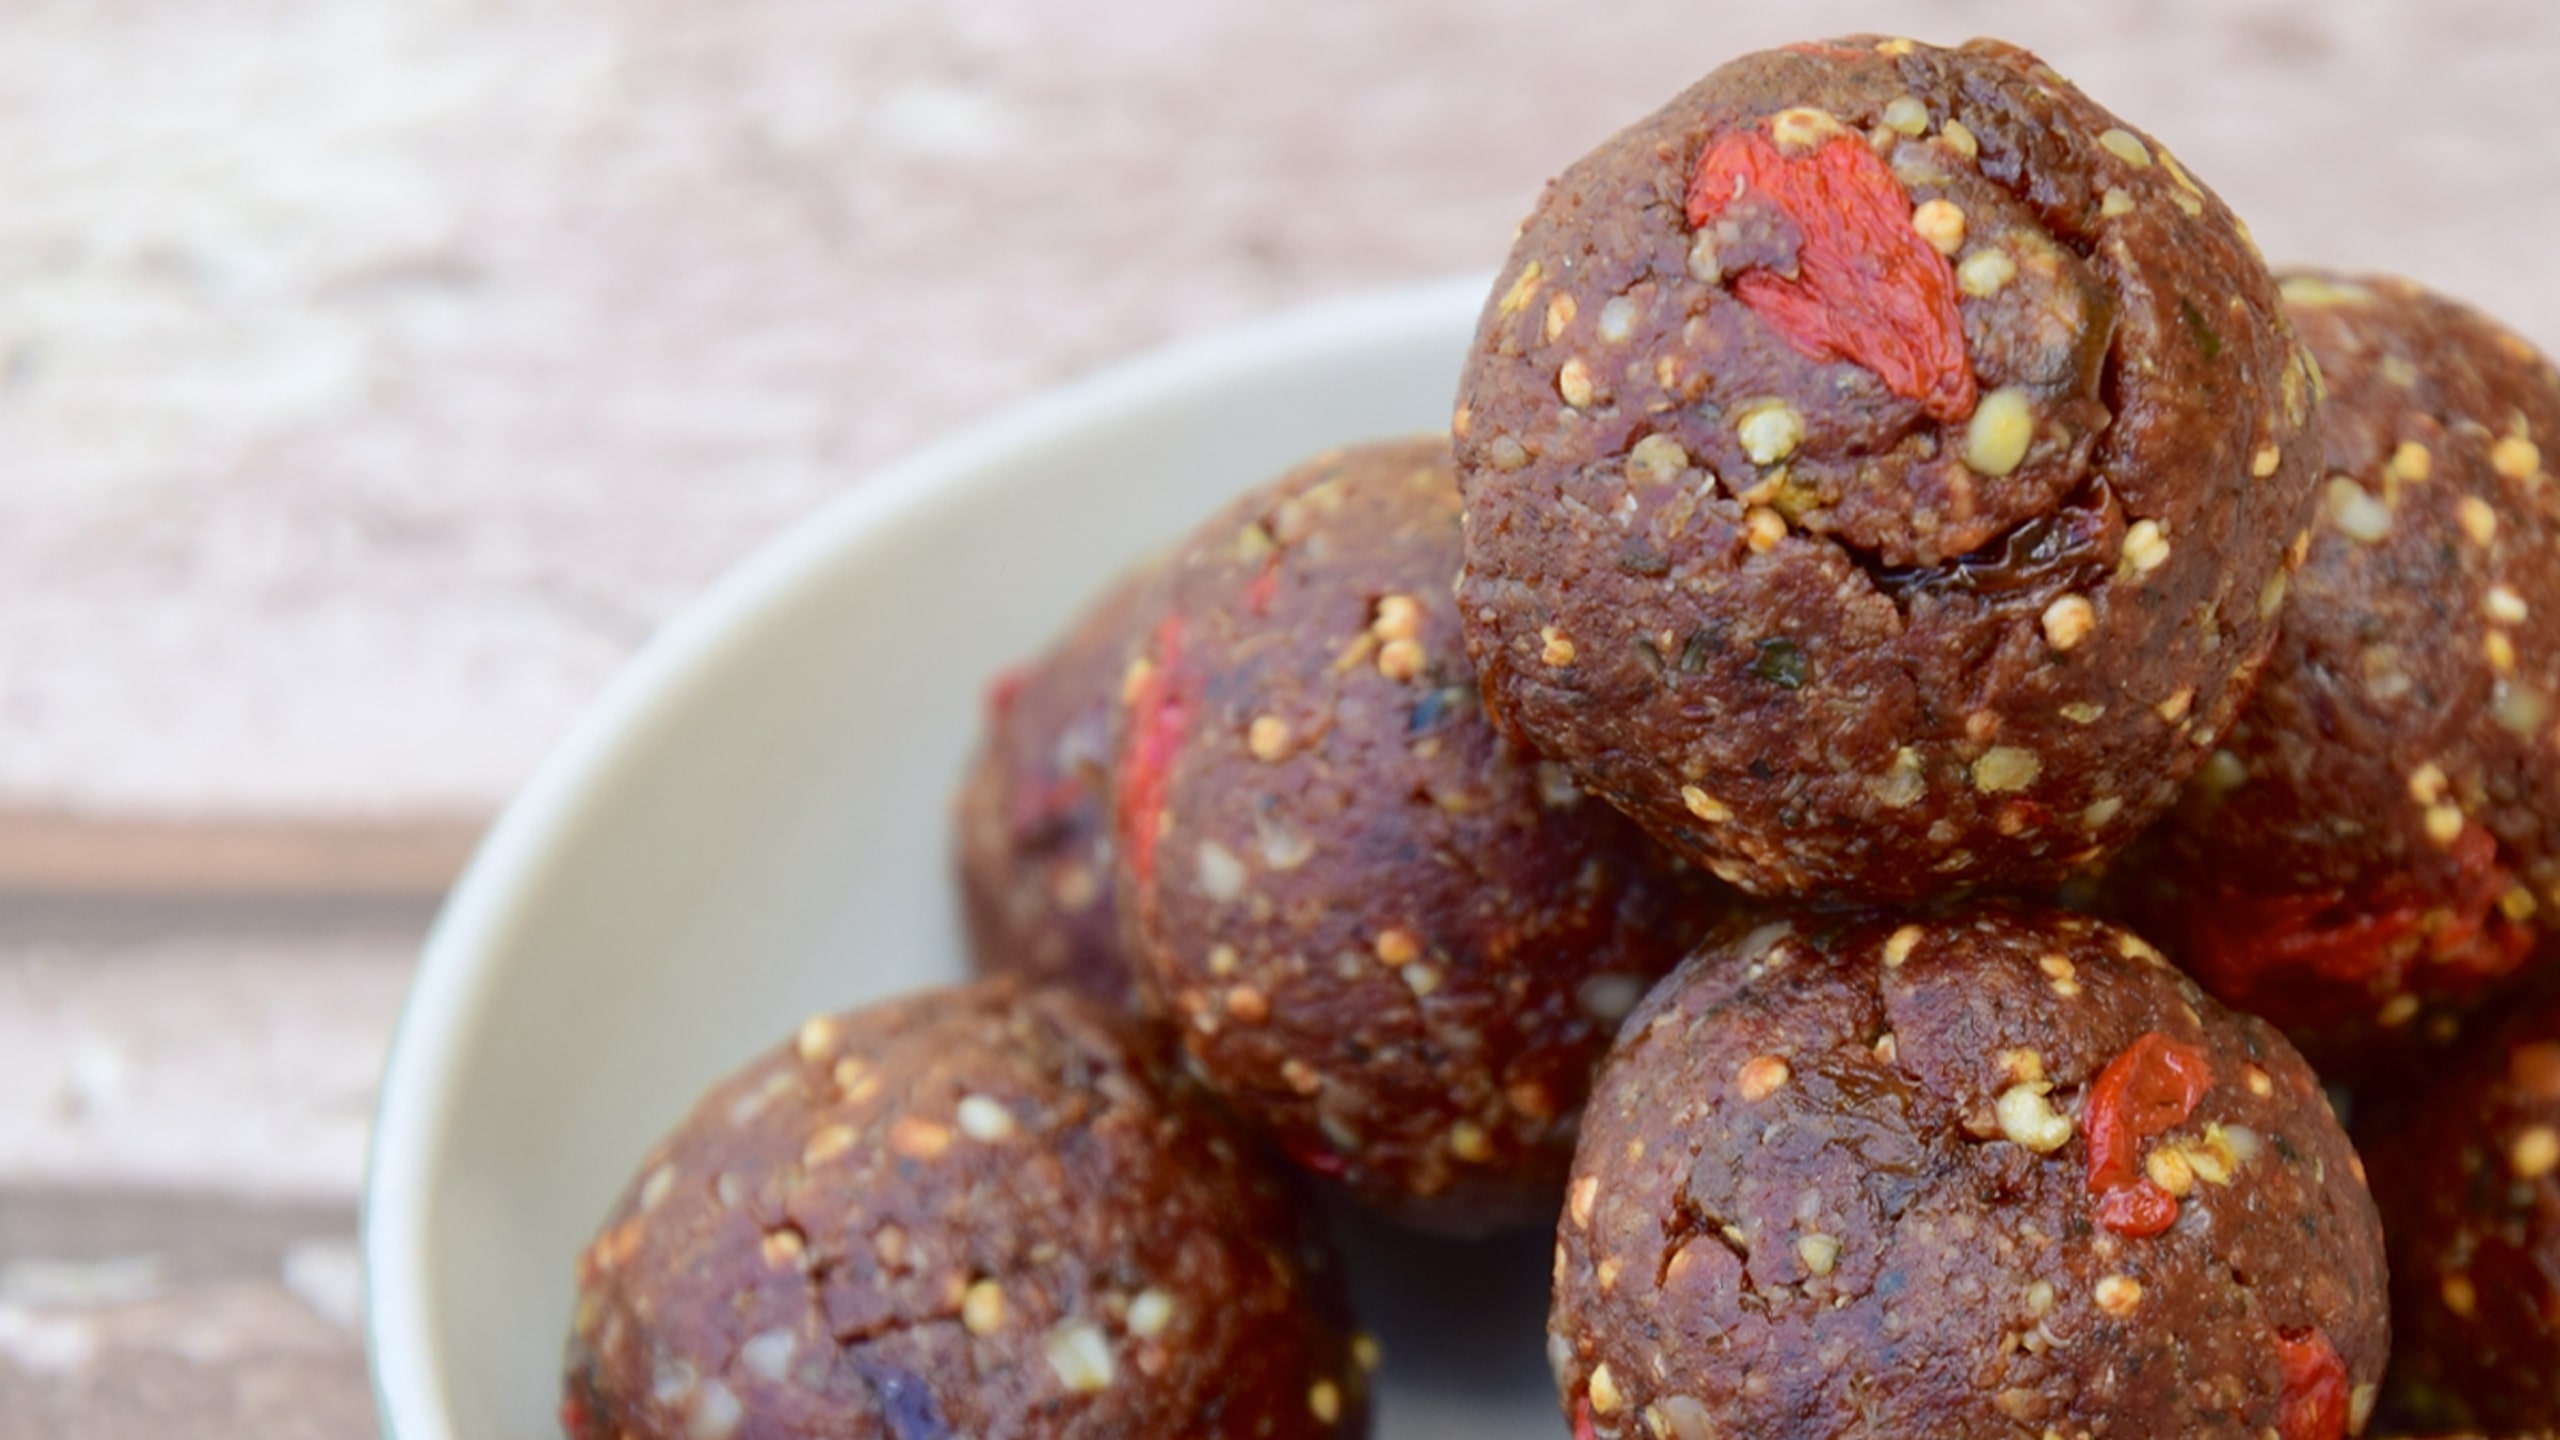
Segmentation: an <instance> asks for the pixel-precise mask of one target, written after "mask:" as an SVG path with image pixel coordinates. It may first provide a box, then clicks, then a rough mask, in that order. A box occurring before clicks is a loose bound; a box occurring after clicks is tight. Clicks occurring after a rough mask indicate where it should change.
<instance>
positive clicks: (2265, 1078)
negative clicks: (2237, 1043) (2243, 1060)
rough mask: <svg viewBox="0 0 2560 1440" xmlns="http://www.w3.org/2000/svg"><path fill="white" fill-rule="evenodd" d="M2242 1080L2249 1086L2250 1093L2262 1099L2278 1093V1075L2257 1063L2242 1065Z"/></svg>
mask: <svg viewBox="0 0 2560 1440" xmlns="http://www.w3.org/2000/svg"><path fill="white" fill-rule="evenodd" d="M2240 1081H2241V1083H2242V1084H2244V1085H2246V1086H2248V1087H2249V1093H2250V1094H2252V1095H2255V1096H2257V1097H2258V1098H2259V1099H2261V1100H2264V1099H2266V1098H2267V1097H2269V1096H2271V1095H2273V1094H2275V1093H2276V1077H2274V1076H2273V1075H2270V1074H2268V1073H2267V1072H2266V1071H2264V1070H2262V1069H2260V1068H2258V1067H2257V1066H2255V1065H2243V1066H2241V1067H2240Z"/></svg>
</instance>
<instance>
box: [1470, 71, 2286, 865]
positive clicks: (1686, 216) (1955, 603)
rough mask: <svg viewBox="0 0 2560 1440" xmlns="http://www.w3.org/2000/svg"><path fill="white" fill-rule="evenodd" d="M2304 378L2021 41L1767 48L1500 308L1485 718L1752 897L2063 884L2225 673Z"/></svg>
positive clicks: (2162, 190) (1597, 179) (1478, 460)
mask: <svg viewBox="0 0 2560 1440" xmlns="http://www.w3.org/2000/svg"><path fill="white" fill-rule="evenodd" d="M2317 384H2318V382H2317V378H2316V375H2315V373H2314V371H2313V370H2312V368H2311V367H2310V365H2309V363H2308V361H2307V360H2306V359H2305V358H2304V357H2303V355H2302V352H2301V350H2300V348H2299V347H2298V346H2297V345H2296V344H2295V342H2294V340H2293V337H2292V333H2291V331H2290V330H2289V328H2288V327H2287V325H2286V322H2285V318H2284V314H2283V311H2282V308H2281V306H2280V305H2279V303H2278V301H2277V297H2276V287H2275V283H2274V281H2273V280H2272V279H2271V278H2270V277H2269V276H2268V274H2267V270H2266V267H2265V265H2264V264H2263V263H2262V262H2261V261H2260V259H2259V257H2258V255H2257V252H2256V250H2255V249H2254V248H2253V247H2252V245H2251V244H2250V242H2249V240H2248V238H2247V234H2246V232H2245V231H2244V230H2243V228H2242V227H2241V225H2240V222H2239V221H2238V220H2236V219H2235V218H2233V216H2232V214H2231V212H2230V211H2229V210H2227V209H2225V208H2224V207H2223V204H2222V202H2221V201H2220V200H2218V199H2216V198H2215V197H2214V196H2213V194H2212V193H2211V192H2209V191H2207V190H2206V189H2204V188H2203V187H2202V186H2200V185H2198V184H2197V183H2196V182H2195V180H2194V179H2193V178H2192V177H2190V176H2189V175H2188V174H2187V172H2186V170H2185V169H2184V168H2183V167H2181V166H2180V165H2179V163H2178V162H2177V160H2176V158H2175V157H2173V156H2172V155H2171V154H2170V153H2169V152H2168V151H2167V150H2166V149H2164V148H2163V147H2162V146H2161V145H2160V144H2159V142H2158V141H2156V140H2153V139H2151V138H2149V137H2148V136H2146V135H2143V134H2142V133H2140V132H2138V131H2136V130H2134V129H2132V128H2130V127H2128V126H2127V125H2125V124H2124V122H2122V121H2120V120H2118V119H2117V118H2116V117H2115V116H2113V115H2111V114H2109V113H2108V112H2107V111H2105V110H2104V109H2101V108H2100V107H2099V106H2098V105H2096V104H2095V103H2093V102H2091V101H2090V100H2089V99H2088V98H2087V97H2086V96H2084V95H2082V94H2081V93H2080V92H2079V91H2077V90H2075V89H2073V88H2071V86H2070V85H2069V84H2068V83H2066V82H2065V81H2063V79H2062V78H2061V77H2060V76H2058V75H2056V74H2054V72H2053V71H2052V70H2050V69H2048V68H2046V67H2045V66H2044V65H2042V64H2041V63H2039V62H2038V61H2037V60H2036V58H2035V57H2034V56H2032V55H2029V54H2028V53H2026V52H2025V51H2023V50H2018V49H2015V48H2013V47H2010V46H2007V45H2002V44H1999V43H1996V42H1992V41H1981V40H1977V41H1974V42H1972V43H1970V44H1967V45H1965V46H1963V47H1961V48H1959V49H1952V50H1949V49H1939V48H1937V47H1934V46H1928V45H1920V44H1916V43H1914V42H1912V41H1908V40H1886V39H1879V38H1876V37H1871V36H1862V37H1857V38H1853V39H1847V40H1839V41H1834V42H1830V43H1827V44H1818V45H1803V46H1796V47H1793V48H1790V49H1786V50H1778V51H1771V52H1768V53H1765V54H1757V55H1751V56H1747V57H1745V58H1743V59H1740V60H1737V61H1735V62H1733V63H1732V64H1730V65H1727V66H1725V67H1724V68H1722V69H1720V70H1717V71H1716V72H1715V73H1713V74H1712V75H1709V76H1708V77H1707V78H1706V79H1705V80H1703V81H1701V82H1700V83H1699V84H1698V85H1696V86H1695V87H1693V88H1692V89H1690V90H1689V91H1688V92H1686V93H1685V94H1682V95H1681V96H1679V97H1678V98H1677V99H1675V100H1673V101H1672V102H1671V103H1670V104H1669V105H1667V106H1665V107H1664V108H1663V109H1662V110H1661V111H1659V112H1658V113H1656V114H1654V115H1653V116H1651V117H1650V118H1648V119H1645V120H1642V121H1639V122H1638V123H1637V124H1635V125H1634V126H1632V127H1630V128H1629V129H1627V130H1625V131H1623V132H1621V133H1619V134H1618V135H1616V136H1614V137H1612V138H1611V139H1609V140H1608V141H1606V142H1605V143H1603V144H1602V145H1601V147H1600V148H1599V149H1598V150H1596V151H1594V152H1592V153H1591V154H1590V155H1588V156H1586V157H1585V158H1583V159H1582V160H1580V161H1579V162H1577V163H1575V164H1574V165H1573V166H1572V168H1570V169H1568V170H1567V171H1566V172H1565V173H1564V175H1563V176H1562V177H1561V178H1560V179H1558V180H1556V181H1555V182H1553V183H1552V184H1551V185H1550V186H1549V187H1548V189H1547V192H1546V194H1545V196H1544V197H1543V198H1542V199H1541V200H1540V201H1539V203H1538V207H1537V209H1536V211H1535V212H1534V213H1532V214H1531V215H1530V217H1529V219H1528V222H1527V224H1526V225H1525V227H1524V228H1523V229H1522V231H1521V234H1520V238H1519V240H1518V242H1517V244H1516V245H1515V246H1514V248H1513V250H1512V254H1511V259H1510V261H1509V263H1508V265H1507V266H1506V267H1505V269H1504V270H1503V272H1502V275H1501V278H1500V280H1499V281H1498V282H1497V283H1496V285H1495V287H1494V291H1493V295H1492V297H1491V299H1490V300H1489V302H1488V303H1487V305H1486V307H1485V310H1484V316H1483V319H1482V321H1481V323H1480V325H1479V327H1478V329H1477V332H1476V338H1475V344H1474V348H1473V350H1472V352H1471V353H1470V354H1469V356H1468V359H1467V364H1466V371H1465V375H1464V378H1463V380H1462V382H1461V384H1460V388H1459V395H1458V408H1457V415H1456V420H1455V423H1454V429H1455V433H1456V436H1457V459H1458V467H1459V473H1460V477H1461V482H1462V484H1463V486H1464V488H1465V491H1466V501H1467V538H1466V551H1467V570H1466V573H1465V575H1464V576H1463V577H1462V578H1461V579H1460V581H1459V585H1458V593H1459V598H1460V601H1461V603H1462V606H1463V614H1464V618H1465V623H1466V627H1467V641H1468V648H1469V651H1470V653H1471V654H1472V655H1473V656H1474V658H1475V661H1476V663H1477V665H1478V666H1480V667H1481V668H1482V670H1483V672H1484V679H1485V694H1486V699H1487V703H1488V704H1490V705H1491V706H1492V708H1493V711H1494V714H1495V716H1496V718H1497V719H1498V720H1499V721H1500V722H1501V723H1502V724H1504V725H1505V726H1507V727H1509V728H1511V729H1513V730H1514V731H1516V732H1517V733H1518V734H1519V735H1521V736H1522V737H1524V738H1526V739H1527V740H1528V741H1530V742H1531V743H1533V744H1535V745H1536V746H1537V747H1538V748H1539V749H1540V750H1542V751H1544V752H1545V753H1546V754H1547V755H1548V756H1550V757H1551V758H1553V759H1555V760H1558V761H1560V762H1562V763H1563V764H1564V765H1565V766H1566V767H1567V768H1568V769H1569V770H1571V771H1572V773H1573V774H1574V776H1575V777H1576V778H1577V779H1578V780H1579V781H1580V782H1581V783H1582V784H1583V785H1584V786H1585V787H1586V788H1588V789H1589V790H1591V791H1592V792H1593V793H1595V794H1598V795H1600V796H1602V797H1604V798H1606V799H1608V800H1609V801H1610V802H1611V803H1613V804H1615V805H1617V806H1619V807H1620V808H1621V809H1624V810H1625V811H1626V812H1627V813H1628V814H1630V815H1632V816H1634V817H1635V818H1636V819H1637V820H1638V821H1639V822H1640V823H1642V824H1643V825H1644V827H1645V828H1646V829H1648V830H1650V831H1652V832H1653V834H1654V835H1655V836H1657V837H1658V838H1660V839H1661V840H1663V841H1664V842H1665V843H1666V844H1669V845H1671V846H1672V847H1673V848H1675V849H1677V850H1679V851H1681V852H1682V853H1684V854H1686V855H1689V856H1691V857H1693V858H1694V859H1696V860H1698V861H1699V862H1701V863H1703V864H1706V865H1708V866H1710V867H1711V868H1713V869H1714V871H1715V873H1717V874H1718V875H1721V876H1723V877H1724V878H1725V879H1727V880H1730V881H1732V882H1733V883H1735V884H1737V885H1739V886H1741V887H1743V888H1744V889H1747V890H1750V891H1753V892H1755V893H1759V894H1766V895H1795V894H1817V895H1829V896H1834V897H1839V898H1866V899H1891V900H1909V899H1924V898H1936V897H1939V896H1943V895H1945V894H1946V893H1947V892H1949V891H1950V890H1951V889H1954V888H1960V887H1963V886H1967V885H1972V884H1978V883H1985V882H1997V883H1999V884H2001V885H2003V886H2008V887H2012V888H2016V889H2021V890H2026V889H2034V888H2037V887H2040V886H2044V885H2047V884H2050V883H2052V882H2054V881H2056V880H2058V879H2060V878H2061V877H2062V876H2063V875H2064V874H2065V873H2066V872H2068V871H2069V870H2070V869H2072V868H2073V867H2075V866H2079V865H2083V864H2087V863H2089V862H2091V861H2093V860H2095V859H2096V858H2098V857H2101V856H2104V855H2106V854H2109V853H2111V852H2112V851H2114V850H2115V849H2116V848H2118V847H2120V846H2121V845H2122V844H2123V843H2124V842H2125V841H2127V840H2128V839H2130V838H2131V837H2132V836H2133V835H2134V834H2135V833H2136V832H2137V831H2138V830H2140V829H2141V828H2142V826H2143V825H2144V824H2145V823H2146V822H2148V821H2149V820H2150V819H2152V818H2153V817H2154V816H2156V815H2158V814H2159V813H2160V812H2161V811H2162V810H2163V809H2165V808H2167V806H2168V805H2169V804H2170V803H2171V801H2172V800H2174V799H2175V797H2176V795H2177V790H2178V782H2179V781H2180V780H2182V779H2184V778H2185V777H2186V776H2187V775H2188V774H2189V773H2190V772H2191V771H2193V770H2194V769H2195V767H2196V765H2197V763H2198V762H2199V761H2200V760H2201V759H2202V758H2203V757H2204V755H2205V754H2206V753H2207V752H2208V751H2209V750H2210V748H2211V746H2212V743H2213V741H2214V740H2215V738H2216V737H2218V736H2219V735H2220V734H2221V733H2222V731H2223V729H2224V727H2225V726H2226V725H2228V724H2229V722H2230V720H2231V716H2232V712H2233V711H2234V710H2235V709H2236V708H2237V707H2238V705H2239V704H2240V701H2241V699H2242V698H2243V696H2244V695H2245V693H2246V691H2247V689H2248V682H2249V680H2250V678H2251V676H2252V674H2253V673H2254V671H2255V670H2256V668H2257V666H2258V664H2259V663H2260V661H2261V660H2262V659H2263V657H2264V656H2265V653H2266V650H2267V647H2268V646H2269V645H2270V644H2271V643H2272V642H2273V640H2274V634H2275V631H2274V615H2275V611H2276V608H2277V605H2278V603H2279V601H2280V600H2281V598H2282V595H2283V580H2282V577H2283V574H2284V565H2285V561H2286V556H2287V547H2288V545H2289V544H2290V543H2291V542H2292V541H2293V539H2294V538H2295V537H2296V536H2297V535H2298V534H2299V533H2300V532H2301V529H2302V527H2303V525H2304V523H2305V521H2306V519H2307V506H2308V503H2309V501H2310V498H2311V489H2312V483H2313V477H2314V462H2315V459H2316V455H2315V453H2314V447H2313V445H2312V444H2311V442H2310V441H2309V439H2308V437H2307V436H2306V435H2305V433H2304V427H2305V425H2306V423H2307V421H2308V419H2309V416H2310V413H2311V409H2312V406H2313V403H2314V399H2315V391H2316V388H2317Z"/></svg>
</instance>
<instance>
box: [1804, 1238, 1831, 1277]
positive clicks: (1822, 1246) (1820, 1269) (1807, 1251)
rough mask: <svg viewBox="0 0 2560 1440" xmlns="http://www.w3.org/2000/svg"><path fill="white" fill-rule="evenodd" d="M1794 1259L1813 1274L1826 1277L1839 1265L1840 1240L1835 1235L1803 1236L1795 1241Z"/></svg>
mask: <svg viewBox="0 0 2560 1440" xmlns="http://www.w3.org/2000/svg"><path fill="white" fill-rule="evenodd" d="M1796 1258H1797V1259H1799V1260H1802V1261H1803V1262H1804V1268H1806V1269H1807V1270H1810V1271H1812V1272H1813V1273H1814V1274H1816V1275H1828V1274H1830V1273H1831V1271H1832V1269H1833V1267H1835V1266H1837V1265H1838V1264H1839V1263H1840V1239H1839V1237H1838V1236H1836V1235H1822V1234H1814V1235H1807V1236H1804V1237H1803V1238H1801V1239H1799V1240H1797V1241H1796Z"/></svg>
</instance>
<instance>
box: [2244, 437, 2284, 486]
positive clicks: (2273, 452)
mask: <svg viewBox="0 0 2560 1440" xmlns="http://www.w3.org/2000/svg"><path fill="white" fill-rule="evenodd" d="M2283 463H2284V451H2282V450H2280V449H2278V448H2277V447H2276V446H2274V445H2261V446H2259V447H2258V449H2257V453H2255V454H2253V455H2251V456H2250V457H2249V473H2250V474H2252V475H2254V476H2256V477H2257V478H2259V479H2261V480H2264V479H2266V478H2267V477H2268V476H2270V475H2273V474H2274V473H2276V467H2277V466H2279V465H2281V464H2283Z"/></svg>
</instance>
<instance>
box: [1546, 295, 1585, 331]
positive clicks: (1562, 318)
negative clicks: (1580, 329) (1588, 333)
mask: <svg viewBox="0 0 2560 1440" xmlns="http://www.w3.org/2000/svg"><path fill="white" fill-rule="evenodd" d="M1580 308H1581V307H1580V306H1579V305H1578V304H1576V302H1575V301H1574V298H1573V297H1572V296H1571V295H1569V294H1567V293H1565V292H1564V291H1562V290H1559V291H1557V292H1556V293H1555V294H1554V295H1553V296H1551V297H1549V299H1548V300H1547V338H1548V339H1549V340H1553V339H1555V338H1556V337H1557V336H1559V335H1562V334H1563V333H1564V327H1566V326H1567V325H1570V324H1572V323H1573V316H1574V312H1575V311H1576V310H1578V309H1580Z"/></svg>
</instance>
